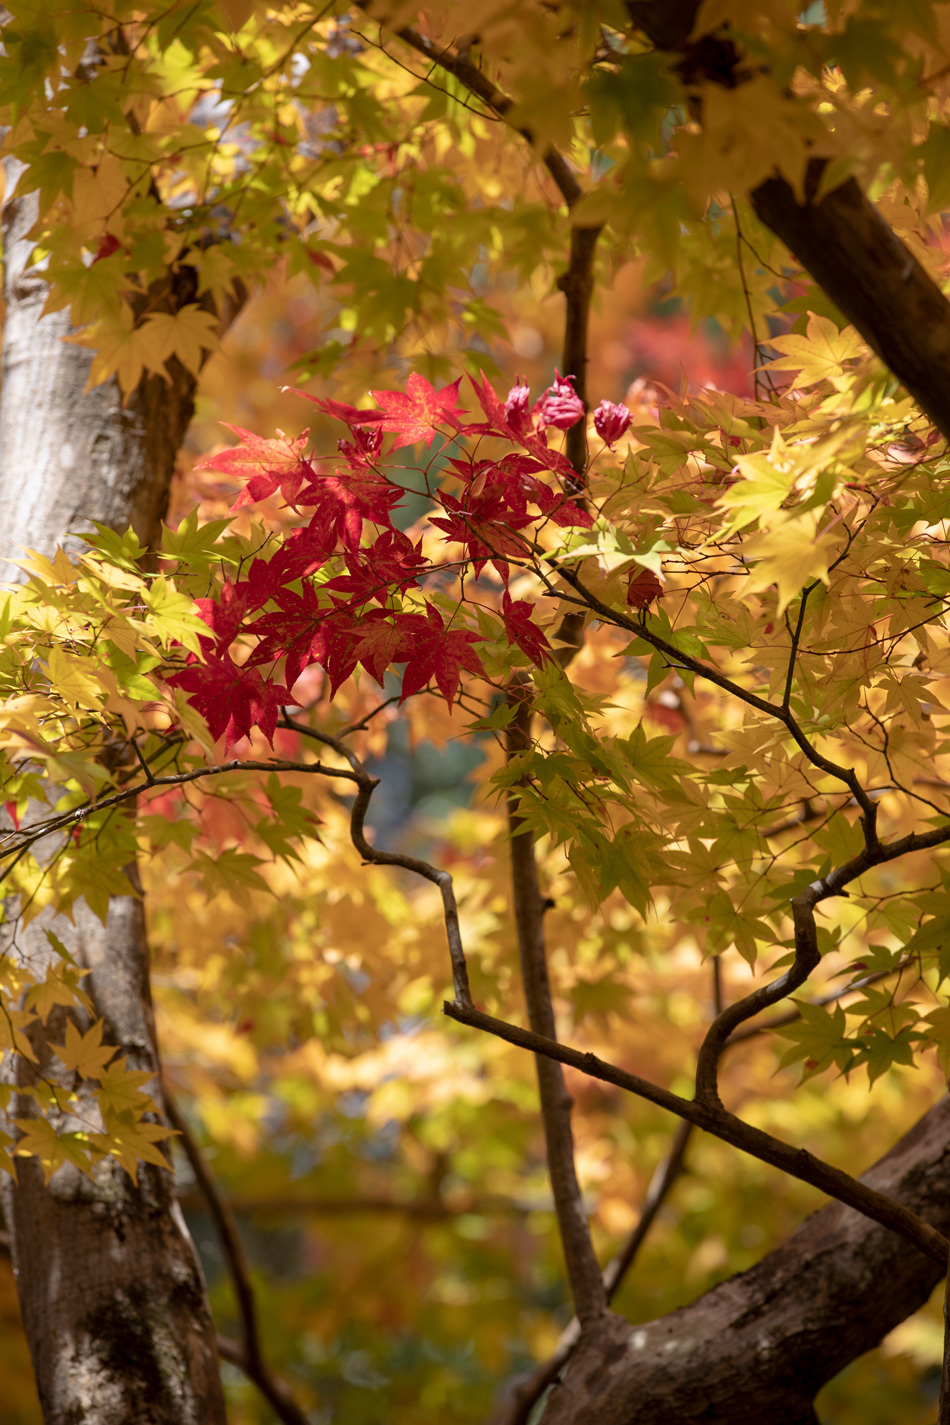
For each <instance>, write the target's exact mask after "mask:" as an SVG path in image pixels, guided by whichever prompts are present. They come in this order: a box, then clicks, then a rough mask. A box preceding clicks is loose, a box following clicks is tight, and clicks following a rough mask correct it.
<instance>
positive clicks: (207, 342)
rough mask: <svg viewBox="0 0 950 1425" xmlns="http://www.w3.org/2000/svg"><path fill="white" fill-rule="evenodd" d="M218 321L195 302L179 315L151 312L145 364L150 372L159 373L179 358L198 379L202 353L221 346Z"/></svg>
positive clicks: (146, 329)
mask: <svg viewBox="0 0 950 1425" xmlns="http://www.w3.org/2000/svg"><path fill="white" fill-rule="evenodd" d="M217 325H218V324H217V318H216V317H214V316H213V314H212V313H211V312H206V311H205V310H204V309H203V308H202V307H199V306H198V305H197V303H195V302H189V303H188V304H187V306H184V307H182V308H181V309H180V310H179V311H177V312H152V313H151V314H150V315H149V316H148V317H146V319H145V331H146V333H147V334H148V348H147V351H146V355H145V362H146V365H147V366H148V368H149V370H150V371H160V370H161V369H162V367H163V366H164V364H165V362H166V361H168V359H169V358H170V357H172V356H177V357H178V360H179V361H180V362H181V364H182V366H184V367H186V368H187V369H188V370H189V371H191V372H193V373H194V374H195V375H196V376H197V375H198V372H199V371H200V370H201V366H202V355H201V354H202V352H203V351H214V350H215V348H216V347H217V345H218V330H217Z"/></svg>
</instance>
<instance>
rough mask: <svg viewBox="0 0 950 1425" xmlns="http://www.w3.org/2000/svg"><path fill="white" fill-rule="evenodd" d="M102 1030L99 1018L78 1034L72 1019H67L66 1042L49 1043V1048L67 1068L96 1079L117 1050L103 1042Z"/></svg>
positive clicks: (86, 1077)
mask: <svg viewBox="0 0 950 1425" xmlns="http://www.w3.org/2000/svg"><path fill="white" fill-rule="evenodd" d="M102 1032H103V1023H102V1020H101V1019H97V1020H96V1022H95V1024H93V1025H92V1026H91V1027H90V1028H89V1029H87V1031H86V1033H85V1034H80V1032H79V1030H78V1029H77V1028H76V1026H75V1024H73V1022H72V1020H67V1022H66V1043H65V1044H51V1045H50V1048H51V1049H52V1051H53V1053H54V1054H55V1055H56V1057H57V1059H61V1060H62V1061H63V1063H64V1064H65V1065H66V1067H67V1069H72V1070H73V1071H74V1072H75V1073H77V1074H79V1075H81V1077H82V1078H84V1079H97V1078H98V1077H99V1075H100V1074H101V1073H102V1071H103V1069H104V1068H105V1066H106V1065H107V1064H108V1063H109V1061H110V1059H113V1058H114V1057H115V1056H116V1054H117V1053H118V1052H119V1050H118V1046H117V1045H115V1044H103V1042H102Z"/></svg>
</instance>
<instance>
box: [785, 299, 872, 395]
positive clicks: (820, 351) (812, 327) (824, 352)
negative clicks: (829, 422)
mask: <svg viewBox="0 0 950 1425" xmlns="http://www.w3.org/2000/svg"><path fill="white" fill-rule="evenodd" d="M769 344H770V345H771V346H774V347H775V349H776V351H781V352H784V353H785V355H784V356H781V357H780V358H779V359H778V360H777V361H770V362H769V370H770V371H797V372H798V375H799V379H798V381H797V382H796V383H795V384H796V385H799V386H817V384H818V382H819V381H830V382H831V384H832V385H833V386H834V388H835V390H837V391H841V390H843V389H844V387H845V386H846V385H847V383H848V381H849V379H850V376H849V373H848V371H847V369H846V366H845V363H846V362H848V361H853V360H854V359H855V357H858V356H863V354H864V352H865V351H866V350H867V348H866V347H865V345H864V342H863V341H862V340H861V338H860V337H859V336H858V333H857V332H856V331H855V330H854V327H845V328H844V329H843V331H840V332H839V330H838V328H837V327H836V326H835V324H834V322H833V321H832V320H831V318H830V317H819V316H816V314H815V313H814V312H809V314H808V326H807V327H806V329H805V334H804V335H803V336H802V335H800V334H798V333H796V332H790V333H789V334H788V335H787V336H777V337H775V338H774V339H773V338H769Z"/></svg>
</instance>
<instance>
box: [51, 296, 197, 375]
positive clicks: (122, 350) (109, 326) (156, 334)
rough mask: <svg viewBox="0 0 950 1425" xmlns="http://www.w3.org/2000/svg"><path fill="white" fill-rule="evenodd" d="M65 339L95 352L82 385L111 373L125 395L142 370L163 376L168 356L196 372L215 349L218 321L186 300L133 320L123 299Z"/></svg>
mask: <svg viewBox="0 0 950 1425" xmlns="http://www.w3.org/2000/svg"><path fill="white" fill-rule="evenodd" d="M67 340H68V341H71V342H74V343H75V344H76V345H77V346H85V347H88V348H89V349H90V350H91V351H93V352H95V355H94V357H93V360H92V365H91V366H90V368H89V380H88V383H87V390H88V389H89V387H92V386H98V385H100V384H101V383H102V382H103V381H107V380H108V379H109V377H110V376H115V377H116V378H117V379H118V382H119V385H120V386H121V387H122V390H123V392H124V393H125V395H126V396H128V394H129V393H130V392H131V391H134V390H135V388H136V386H138V384H139V382H140V381H141V380H142V377H143V375H144V374H145V372H146V371H150V372H155V373H157V374H158V375H161V376H163V377H165V378H166V379H167V378H168V372H167V370H166V365H167V363H168V362H169V361H171V360H172V359H175V360H177V361H180V362H181V364H182V366H184V368H185V370H186V371H189V372H191V373H192V375H195V376H197V374H198V372H199V371H200V370H201V367H202V364H203V362H204V357H205V353H207V352H211V351H214V350H216V349H217V346H218V333H217V320H216V318H215V317H214V316H213V315H212V314H211V313H210V312H207V311H205V310H204V309H203V308H202V307H199V306H198V305H197V303H195V302H189V303H188V304H186V305H185V306H184V307H181V308H179V310H178V311H176V312H151V313H149V314H148V315H147V316H146V317H145V318H144V320H143V321H141V322H136V320H135V318H134V316H133V313H132V309H131V307H130V306H129V305H128V304H127V303H125V302H123V303H121V304H120V306H119V307H118V308H117V309H116V310H115V311H114V312H111V313H109V314H107V315H105V316H102V317H100V318H99V320H98V321H95V322H93V323H92V324H91V325H90V326H88V327H85V328H84V329H83V330H82V331H80V332H77V333H76V334H75V335H73V336H70V337H68V338H67Z"/></svg>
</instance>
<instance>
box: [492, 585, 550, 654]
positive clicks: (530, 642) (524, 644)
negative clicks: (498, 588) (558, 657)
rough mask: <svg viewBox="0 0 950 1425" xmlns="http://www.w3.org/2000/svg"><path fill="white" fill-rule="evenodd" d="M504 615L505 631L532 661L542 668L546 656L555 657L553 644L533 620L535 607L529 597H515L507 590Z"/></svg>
mask: <svg viewBox="0 0 950 1425" xmlns="http://www.w3.org/2000/svg"><path fill="white" fill-rule="evenodd" d="M501 608H502V617H503V618H504V620H505V632H506V633H507V635H508V637H509V638H510V639H511V641H512V643H516V644H517V645H518V647H519V648H520V649H521V651H522V653H526V654H527V655H528V657H529V658H530V659H531V662H532V663H536V664H537V665H538V667H539V668H540V667H541V665H542V664H543V662H544V660H545V658H553V657H554V654H553V653H552V651H551V646H550V644H549V643H548V641H547V639H546V638H545V636H544V634H543V633H542V632H541V630H540V629H539V628H538V625H537V624H536V623H532V621H531V610H532V609H533V608H534V605H533V604H532V603H529V602H528V600H527V599H513V598H512V597H511V595H510V594H509V593H508V590H507V589H506V590H505V595H504V598H503V599H502V603H501Z"/></svg>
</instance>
